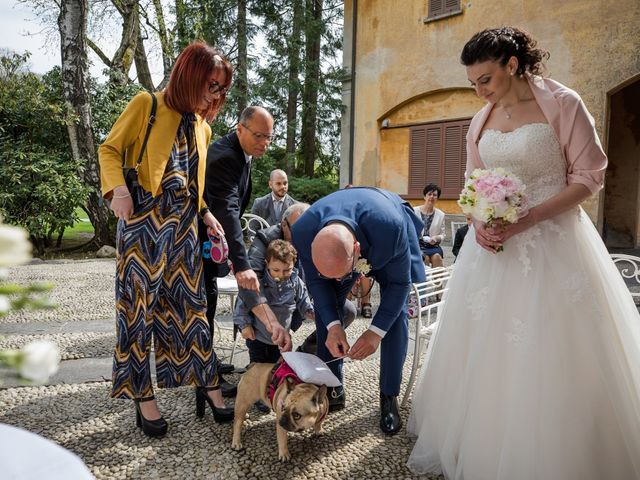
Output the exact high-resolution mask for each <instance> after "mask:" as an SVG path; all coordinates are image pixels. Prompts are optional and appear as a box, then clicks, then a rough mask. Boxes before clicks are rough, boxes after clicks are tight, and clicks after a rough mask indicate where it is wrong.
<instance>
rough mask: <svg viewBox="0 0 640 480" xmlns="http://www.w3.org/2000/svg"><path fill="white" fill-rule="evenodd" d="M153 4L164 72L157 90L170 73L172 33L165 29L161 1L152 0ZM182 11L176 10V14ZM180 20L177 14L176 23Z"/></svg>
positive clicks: (172, 59) (166, 80)
mask: <svg viewBox="0 0 640 480" xmlns="http://www.w3.org/2000/svg"><path fill="white" fill-rule="evenodd" d="M153 6H154V9H155V12H156V19H157V21H158V37H159V38H160V46H161V47H162V70H163V72H164V78H163V79H162V82H160V85H158V90H162V89H163V88H164V87H165V86H166V85H167V83H168V82H169V76H170V75H171V67H172V66H173V62H174V60H175V59H174V56H173V35H172V34H171V33H170V32H169V31H168V30H167V24H166V22H165V20H164V12H163V10H162V3H161V2H160V0H153ZM179 13H180V14H181V13H182V12H176V15H178V14H179ZM181 22H182V20H181V19H180V17H179V16H177V18H176V24H180V23H181Z"/></svg>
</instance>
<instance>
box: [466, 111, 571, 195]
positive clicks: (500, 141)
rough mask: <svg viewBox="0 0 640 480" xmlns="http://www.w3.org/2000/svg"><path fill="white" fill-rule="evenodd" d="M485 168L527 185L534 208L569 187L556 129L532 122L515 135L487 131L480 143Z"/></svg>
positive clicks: (514, 133) (514, 132)
mask: <svg viewBox="0 0 640 480" xmlns="http://www.w3.org/2000/svg"><path fill="white" fill-rule="evenodd" d="M478 149H479V151H480V158H481V159H482V161H483V162H484V164H485V166H486V168H496V167H502V168H504V169H506V170H508V171H510V172H511V173H513V174H514V175H516V176H517V177H518V178H520V180H522V181H523V182H524V184H525V185H526V186H527V189H526V192H527V196H528V197H529V205H530V206H535V205H538V204H540V203H542V202H543V201H545V200H546V199H548V198H550V197H552V196H553V195H555V194H556V193H558V192H559V191H560V190H562V189H563V188H564V187H565V186H566V185H567V166H566V162H565V160H564V158H563V157H562V153H561V150H560V144H559V143H558V139H557V138H556V135H555V132H554V131H553V128H552V127H551V126H550V125H548V124H546V123H529V124H527V125H523V126H522V127H519V128H517V129H515V130H514V131H512V132H506V133H503V132H499V131H497V130H485V131H484V132H483V134H482V138H480V142H479V144H478Z"/></svg>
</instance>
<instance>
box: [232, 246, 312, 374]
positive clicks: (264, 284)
mask: <svg viewBox="0 0 640 480" xmlns="http://www.w3.org/2000/svg"><path fill="white" fill-rule="evenodd" d="M297 257H298V253H297V252H296V249H295V248H294V246H293V245H292V244H291V243H289V242H287V241H285V240H274V241H272V242H271V243H270V244H269V247H268V248H267V254H266V256H265V261H266V264H267V268H266V269H265V272H264V275H263V277H262V279H261V280H260V296H261V302H260V303H267V304H268V305H269V307H271V310H272V311H273V313H274V314H275V316H276V317H277V320H278V322H279V323H280V325H282V326H283V327H284V328H286V329H287V330H289V329H291V330H293V331H294V332H295V331H296V330H297V329H298V328H299V327H300V323H301V321H299V322H297V324H292V322H291V319H292V315H293V312H294V311H295V310H296V309H297V310H298V311H299V312H300V316H299V318H300V319H302V318H303V317H306V318H308V319H310V320H313V319H314V313H313V304H312V303H311V299H310V298H309V293H308V292H307V287H306V286H305V284H304V282H303V281H302V280H301V279H300V277H299V276H298V273H297V271H295V270H294V268H293V266H294V264H295V263H296V259H297ZM256 308H261V307H260V305H258V306H257V307H256ZM233 323H234V324H235V325H236V326H237V327H238V328H239V329H240V331H241V333H242V337H243V338H244V339H245V340H246V342H247V347H248V349H249V360H250V361H251V362H252V363H253V362H257V363H275V362H277V361H278V358H280V349H279V348H278V346H277V345H274V344H273V342H272V341H271V334H270V333H269V332H268V331H267V328H266V327H265V326H264V325H263V324H262V322H260V321H259V320H258V319H256V317H255V315H254V314H253V313H251V312H250V311H249V310H248V309H247V307H246V306H245V304H244V302H243V301H242V299H240V298H238V301H237V303H236V308H235V311H234V314H233Z"/></svg>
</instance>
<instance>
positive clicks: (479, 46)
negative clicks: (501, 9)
mask: <svg viewBox="0 0 640 480" xmlns="http://www.w3.org/2000/svg"><path fill="white" fill-rule="evenodd" d="M537 44H538V42H536V41H535V40H534V39H533V38H532V37H531V35H529V34H528V33H527V32H525V31H524V30H520V29H519V28H515V27H503V28H492V29H487V30H482V31H481V32H478V33H476V34H475V35H474V36H473V37H471V40H469V41H468V42H467V43H466V45H465V46H464V48H463V49H462V53H461V54H460V61H461V62H462V64H463V65H465V66H469V65H473V64H475V63H478V62H486V61H487V60H493V61H497V62H500V64H501V65H503V66H504V65H506V64H507V62H508V61H509V59H510V58H511V57H516V58H517V59H518V70H517V72H516V73H517V74H518V75H522V74H523V73H524V72H529V73H531V74H533V75H542V72H543V71H544V65H543V63H542V62H543V60H546V59H548V58H549V52H547V51H546V50H543V49H541V48H536V45H537Z"/></svg>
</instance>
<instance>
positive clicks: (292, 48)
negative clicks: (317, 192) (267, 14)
mask: <svg viewBox="0 0 640 480" xmlns="http://www.w3.org/2000/svg"><path fill="white" fill-rule="evenodd" d="M292 1H293V21H292V30H291V37H290V38H289V42H288V46H287V51H288V56H289V82H288V95H287V153H289V154H294V153H295V152H296V130H297V123H298V95H299V94H300V78H299V77H300V50H301V49H302V24H303V22H304V3H303V0H292ZM287 170H290V166H289V165H287ZM289 173H291V171H289Z"/></svg>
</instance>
